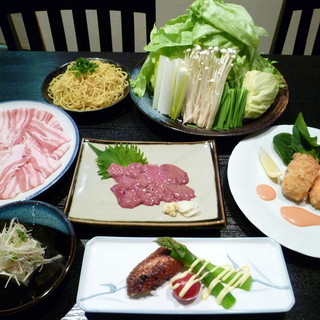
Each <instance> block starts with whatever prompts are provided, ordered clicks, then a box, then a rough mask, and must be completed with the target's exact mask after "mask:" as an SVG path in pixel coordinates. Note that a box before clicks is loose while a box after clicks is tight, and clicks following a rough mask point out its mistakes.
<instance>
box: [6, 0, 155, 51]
mask: <svg viewBox="0 0 320 320" xmlns="http://www.w3.org/2000/svg"><path fill="white" fill-rule="evenodd" d="M61 10H72V15H73V21H74V29H75V34H76V42H77V46H78V51H90V42H89V32H88V25H87V18H86V10H96V12H97V20H98V29H99V39H100V48H101V51H113V49H112V33H111V21H110V10H112V11H113V10H114V11H120V12H121V29H122V49H123V51H126V52H128V51H135V38H134V13H135V12H139V13H145V17H146V39H147V42H148V41H149V35H150V31H151V30H152V28H153V25H154V23H155V20H156V16H155V11H156V10H155V0H133V1H128V0H53V1H45V0H1V1H0V27H1V30H2V33H3V35H4V38H5V41H6V45H7V47H8V50H21V44H20V42H19V38H18V36H17V31H16V30H15V28H14V24H13V20H12V14H13V13H21V16H22V19H23V23H24V27H25V30H26V34H27V38H28V41H29V44H30V49H31V50H33V51H44V50H45V47H44V43H43V39H42V34H41V30H40V27H39V22H38V19H37V16H36V13H35V12H38V11H46V12H47V15H48V20H49V24H50V29H51V35H52V39H53V42H54V48H55V51H68V48H67V41H66V35H65V30H64V25H63V20H62V16H61Z"/></svg>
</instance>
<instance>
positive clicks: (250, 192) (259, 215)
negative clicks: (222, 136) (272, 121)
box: [227, 125, 320, 258]
mask: <svg viewBox="0 0 320 320" xmlns="http://www.w3.org/2000/svg"><path fill="white" fill-rule="evenodd" d="M292 128H293V125H278V126H272V127H270V128H267V129H265V130H262V131H260V132H258V133H254V134H251V135H248V136H247V137H246V138H244V139H243V140H241V141H240V142H239V143H238V144H237V145H236V147H235V148H234V149H233V151H232V153H231V155H230V158H229V163H228V169H227V177H228V182H229V187H230V191H231V193H232V195H233V198H234V200H235V202H236V203H237V205H238V207H239V208H240V210H241V211H242V212H243V214H244V215H245V216H246V217H247V218H248V219H249V220H250V221H251V223H253V225H255V226H256V227H257V228H258V229H259V230H260V231H262V232H263V233H264V234H265V235H266V236H268V237H271V238H272V239H274V240H276V241H278V242H279V243H280V244H281V245H283V246H284V247H286V248H288V249H291V250H293V251H296V252H299V253H302V254H304V255H307V256H310V257H314V258H320V244H318V245H317V243H318V242H314V241H312V240H309V241H308V239H314V238H315V237H319V235H320V229H319V228H320V226H312V227H297V226H294V225H291V224H290V223H288V222H287V221H285V220H284V219H283V218H281V216H280V213H279V214H275V211H276V210H277V208H280V206H281V205H282V206H283V205H288V206H290V205H291V206H296V204H295V203H294V202H292V201H290V200H288V199H286V198H285V197H284V196H283V195H282V192H281V187H280V185H279V184H277V183H275V182H273V181H271V180H270V179H269V178H268V177H267V175H266V174H265V172H264V170H263V168H262V165H261V164H260V160H259V157H258V153H259V150H260V146H262V147H263V148H264V149H265V150H266V151H267V152H268V153H269V154H270V155H271V157H272V158H273V160H274V161H275V162H276V163H277V165H278V166H279V167H280V169H281V170H282V172H283V173H284V172H285V169H286V166H284V164H283V163H282V161H281V159H280V157H279V155H278V154H277V153H276V151H275V149H274V148H273V145H272V138H273V136H274V135H276V134H278V133H281V132H288V133H292ZM308 130H309V132H310V135H311V136H318V137H319V138H320V130H319V129H317V128H312V127H308ZM239 163H245V164H246V165H245V166H242V167H239ZM253 172H254V173H253ZM239 181H241V182H242V183H241V188H239ZM244 181H245V182H246V183H243V182H244ZM251 182H254V184H255V185H250V183H251ZM263 183H265V184H269V185H271V186H272V187H273V188H274V189H275V190H276V191H277V198H276V199H275V200H273V201H263V200H262V199H260V198H259V196H258V195H257V193H256V191H255V188H256V186H257V185H258V184H263ZM245 193H246V194H247V196H245ZM248 199H250V201H248ZM257 203H258V204H259V205H257ZM299 206H301V207H303V208H305V209H306V210H308V211H311V212H313V213H315V214H318V215H319V214H320V211H318V210H315V209H314V208H312V206H311V205H310V204H308V203H302V204H300V205H299Z"/></svg>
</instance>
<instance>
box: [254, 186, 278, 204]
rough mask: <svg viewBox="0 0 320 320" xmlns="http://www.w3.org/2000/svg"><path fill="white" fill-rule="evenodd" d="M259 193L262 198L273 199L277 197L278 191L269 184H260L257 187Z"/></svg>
mask: <svg viewBox="0 0 320 320" xmlns="http://www.w3.org/2000/svg"><path fill="white" fill-rule="evenodd" d="M256 190H257V193H258V195H259V196H260V198H261V199H263V200H266V201H271V200H274V199H275V198H276V195H277V193H276V191H275V190H274V189H273V188H272V187H271V186H268V185H267V184H259V185H258V186H257V188H256Z"/></svg>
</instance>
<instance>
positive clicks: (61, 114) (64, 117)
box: [0, 100, 80, 206]
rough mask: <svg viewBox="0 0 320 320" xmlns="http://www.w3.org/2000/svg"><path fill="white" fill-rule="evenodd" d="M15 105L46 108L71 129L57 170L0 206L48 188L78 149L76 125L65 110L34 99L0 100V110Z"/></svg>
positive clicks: (68, 164)
mask: <svg viewBox="0 0 320 320" xmlns="http://www.w3.org/2000/svg"><path fill="white" fill-rule="evenodd" d="M17 107H20V108H30V109H31V108H35V109H41V108H46V109H45V110H46V111H48V112H51V113H53V114H54V115H55V116H56V117H57V118H58V120H59V122H60V124H61V125H63V122H64V123H65V124H67V126H68V129H71V130H70V131H67V134H68V135H69V136H70V137H71V141H70V148H69V150H68V151H67V153H66V154H65V155H64V156H63V157H62V158H61V161H62V166H61V167H60V168H58V170H56V172H54V173H53V174H52V175H51V176H49V177H48V178H47V179H46V181H45V182H44V183H43V184H42V185H41V186H38V187H36V188H34V189H31V190H29V191H27V192H24V193H20V194H18V195H17V196H16V197H15V198H13V199H7V200H0V206H2V205H5V204H8V203H12V202H15V201H23V200H28V199H32V198H35V197H36V196H38V195H40V194H41V193H43V192H44V191H45V190H47V189H49V188H50V187H51V186H52V185H54V184H55V183H56V182H57V181H58V180H59V179H60V178H61V177H62V176H63V175H64V174H65V173H66V172H67V170H68V169H69V168H70V166H71V164H72V163H73V161H74V159H75V158H76V155H77V153H78V149H79V141H80V137H79V131H78V127H77V125H76V123H75V122H74V120H73V119H72V118H71V116H70V115H69V114H68V113H67V112H65V111H64V110H62V109H61V108H59V107H56V106H54V105H51V104H49V103H46V102H40V101H36V100H10V101H2V102H0V111H1V110H9V109H11V110H13V109H16V108H17ZM64 129H65V128H64Z"/></svg>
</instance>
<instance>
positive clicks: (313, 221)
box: [280, 207, 320, 227]
mask: <svg viewBox="0 0 320 320" xmlns="http://www.w3.org/2000/svg"><path fill="white" fill-rule="evenodd" d="M280 212H281V216H282V217H283V218H284V219H285V220H287V221H288V222H290V223H291V224H294V225H295V226H298V227H310V226H319V225H320V216H318V215H316V214H314V213H312V212H310V211H308V210H306V209H303V208H299V207H281V208H280Z"/></svg>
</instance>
